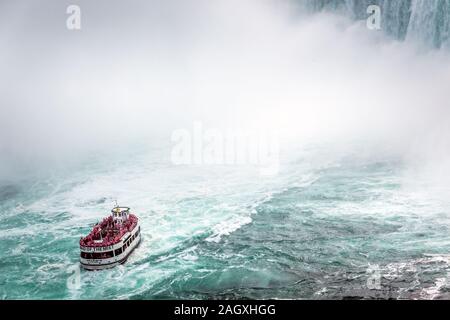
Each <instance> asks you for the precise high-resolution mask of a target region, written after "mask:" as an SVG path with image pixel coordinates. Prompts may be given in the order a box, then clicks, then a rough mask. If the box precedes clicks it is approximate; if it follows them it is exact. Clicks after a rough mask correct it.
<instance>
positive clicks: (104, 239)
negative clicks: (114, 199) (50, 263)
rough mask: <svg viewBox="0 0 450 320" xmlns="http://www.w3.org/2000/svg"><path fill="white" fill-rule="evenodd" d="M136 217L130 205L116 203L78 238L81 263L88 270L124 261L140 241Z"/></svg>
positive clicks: (105, 267)
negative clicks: (87, 232)
mask: <svg viewBox="0 0 450 320" xmlns="http://www.w3.org/2000/svg"><path fill="white" fill-rule="evenodd" d="M140 231H141V227H140V226H139V219H138V217H136V216H135V215H134V214H131V213H130V208H128V207H119V206H116V207H115V208H114V209H112V210H111V215H110V216H109V217H107V218H104V219H103V221H101V222H99V223H97V224H96V225H95V226H94V228H93V229H92V231H91V232H90V233H89V235H87V236H86V237H84V238H81V239H80V251H81V254H80V263H81V266H82V267H83V268H85V269H87V270H101V269H107V268H112V267H114V266H116V265H118V264H122V263H124V262H125V261H126V260H127V258H128V256H129V255H130V254H131V252H132V251H133V250H134V248H136V246H137V245H138V244H139V242H140V241H141V232H140Z"/></svg>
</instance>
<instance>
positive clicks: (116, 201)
mask: <svg viewBox="0 0 450 320" xmlns="http://www.w3.org/2000/svg"><path fill="white" fill-rule="evenodd" d="M114 202H115V203H116V208H118V207H119V205H118V204H117V199H116V200H114Z"/></svg>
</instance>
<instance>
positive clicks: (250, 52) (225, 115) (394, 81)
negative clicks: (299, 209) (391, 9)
mask: <svg viewBox="0 0 450 320" xmlns="http://www.w3.org/2000/svg"><path fill="white" fill-rule="evenodd" d="M70 4H77V5H79V6H80V7H81V12H82V30H80V31H69V30H67V28H66V19H67V17H68V15H67V14H66V8H67V6H68V5H70ZM0 71H1V73H0V152H1V157H0V181H3V182H6V181H14V180H16V179H20V178H22V176H23V174H24V173H23V172H24V169H27V170H30V171H36V170H38V169H39V170H40V169H48V168H53V167H54V166H55V165H58V166H64V165H65V164H67V162H68V161H69V160H70V161H74V160H75V161H78V160H82V159H83V158H84V157H85V156H87V155H88V154H90V153H91V152H92V151H94V150H95V151H101V150H103V149H109V148H119V149H120V148H122V147H123V146H125V145H127V144H130V143H135V142H136V141H140V142H143V143H147V144H149V145H152V144H158V143H160V144H162V145H170V143H171V142H170V137H171V133H172V132H173V131H174V130H177V129H179V128H187V129H190V128H191V127H192V123H193V121H196V120H199V121H202V123H203V125H204V126H205V127H216V128H230V127H235V128H244V129H246V128H268V129H278V130H280V132H281V137H282V141H283V145H282V150H281V152H283V153H285V154H289V152H290V151H293V150H295V149H298V148H301V146H303V145H305V144H307V143H311V142H314V143H319V142H321V141H327V142H332V143H333V144H334V145H335V147H336V148H338V149H339V148H341V149H346V148H351V147H349V146H351V143H352V142H353V141H355V140H357V141H364V143H365V152H367V154H368V156H371V155H377V156H380V155H386V156H395V157H400V158H401V159H402V160H403V161H404V163H405V168H406V170H405V178H406V179H407V180H408V181H410V182H411V181H413V182H414V183H418V184H422V183H431V185H432V186H435V187H436V186H437V187H439V188H440V189H441V190H443V191H446V190H448V186H449V183H448V177H449V176H450V132H449V131H450V126H449V120H450V114H449V112H450V111H449V107H450V58H449V56H448V53H447V52H445V51H436V50H426V49H425V50H424V48H423V47H420V45H419V44H416V43H412V42H406V43H400V42H397V41H394V40H389V39H387V38H385V37H384V36H383V34H382V33H381V32H374V31H370V30H368V29H367V28H366V24H365V21H359V22H354V21H350V20H347V19H346V18H344V17H341V16H337V15H333V14H329V13H327V14H325V13H323V14H317V15H313V16H310V15H306V14H303V13H302V10H301V6H298V5H293V4H292V2H287V1H286V2H285V1H257V0H247V1H237V0H231V1H230V0H226V1H225V0H214V1H206V0H196V1H194V0H191V1H181V0H178V1H175V0H169V1H103V0H100V1H95V2H92V1H75V2H74V1H71V2H69V1H49V0H46V1H39V2H37V1H36V2H35V1H2V2H0ZM169 157H170V150H169V151H168V156H167V159H169ZM446 194H447V193H446Z"/></svg>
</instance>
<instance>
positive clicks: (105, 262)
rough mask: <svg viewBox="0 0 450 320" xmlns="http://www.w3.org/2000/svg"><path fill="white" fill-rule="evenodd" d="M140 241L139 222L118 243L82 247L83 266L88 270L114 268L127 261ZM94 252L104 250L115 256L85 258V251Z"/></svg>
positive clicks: (81, 260) (81, 258)
mask: <svg viewBox="0 0 450 320" xmlns="http://www.w3.org/2000/svg"><path fill="white" fill-rule="evenodd" d="M140 242H141V232H140V226H139V224H138V225H137V226H136V227H135V228H134V229H133V231H132V232H131V233H127V234H125V235H124V236H123V239H122V240H121V241H120V242H119V243H118V244H115V245H114V246H110V247H108V248H107V249H105V248H85V247H81V253H82V256H81V257H80V264H81V267H83V268H84V269H86V270H103V269H109V268H113V267H115V266H117V265H119V264H122V263H124V262H125V261H127V259H128V257H129V256H130V254H131V253H132V252H133V250H134V249H135V248H136V247H137V246H138V245H139V243H140ZM94 252H95V253H99V252H100V253H102V252H104V253H109V254H111V253H112V255H113V256H112V257H110V258H102V259H86V258H83V253H85V254H92V253H94ZM118 252H120V253H118ZM95 253H94V254H95Z"/></svg>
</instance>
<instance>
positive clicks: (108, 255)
mask: <svg viewBox="0 0 450 320" xmlns="http://www.w3.org/2000/svg"><path fill="white" fill-rule="evenodd" d="M91 254H92V258H90V259H108V258H112V257H114V254H113V252H112V251H107V252H94V253H91Z"/></svg>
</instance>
